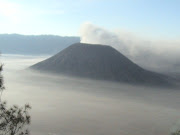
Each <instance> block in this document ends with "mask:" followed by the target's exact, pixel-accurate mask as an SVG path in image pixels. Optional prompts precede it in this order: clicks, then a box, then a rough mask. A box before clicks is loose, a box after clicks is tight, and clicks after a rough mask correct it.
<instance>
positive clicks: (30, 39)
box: [0, 34, 80, 55]
mask: <svg viewBox="0 0 180 135" xmlns="http://www.w3.org/2000/svg"><path fill="white" fill-rule="evenodd" d="M77 42H80V38H79V37H61V36H54V35H19V34H0V51H1V53H4V54H5V53H6V54H7V53H9V54H36V55H41V54H56V53H58V51H60V50H62V49H64V48H66V47H68V46H69V45H71V44H73V43H77Z"/></svg>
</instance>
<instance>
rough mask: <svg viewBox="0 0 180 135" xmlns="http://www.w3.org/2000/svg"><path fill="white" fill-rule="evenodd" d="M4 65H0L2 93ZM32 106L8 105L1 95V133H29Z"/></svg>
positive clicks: (15, 134) (12, 134)
mask: <svg viewBox="0 0 180 135" xmlns="http://www.w3.org/2000/svg"><path fill="white" fill-rule="evenodd" d="M2 67H3V66H2V65H1V66H0V91H1V95H2V92H3V90H4V89H5V88H4V85H3V77H2V75H1V71H2V69H3V68H2ZM29 109H31V106H30V105H29V104H25V105H24V107H18V106H17V105H13V106H12V107H9V108H8V107H7V103H6V102H3V101H1V97H0V135H28V134H29V131H28V129H27V126H28V125H29V124H30V122H31V117H30V115H29V113H28V111H29Z"/></svg>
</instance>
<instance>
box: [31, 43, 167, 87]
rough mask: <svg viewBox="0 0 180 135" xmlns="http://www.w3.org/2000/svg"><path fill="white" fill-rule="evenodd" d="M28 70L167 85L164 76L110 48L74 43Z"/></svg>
mask: <svg viewBox="0 0 180 135" xmlns="http://www.w3.org/2000/svg"><path fill="white" fill-rule="evenodd" d="M30 68H32V69H36V70H41V71H48V72H53V73H61V74H66V75H72V76H78V77H86V78H92V79H100V80H110V81H119V82H126V83H141V84H156V85H167V84H168V81H167V80H166V76H164V75H161V74H158V73H154V72H150V71H147V70H144V69H143V68H141V67H139V66H138V65H136V64H135V63H133V62H132V61H130V60H129V59H128V58H126V57H125V56H124V55H123V54H121V53H120V52H118V51H117V50H115V49H114V48H112V47H110V46H105V45H91V44H82V43H76V44H73V45H71V46H69V47H68V48H66V49H64V50H63V51H61V52H59V53H58V54H56V55H55V56H53V57H51V58H49V59H47V60H45V61H42V62H40V63H37V64H35V65H33V66H32V67H30Z"/></svg>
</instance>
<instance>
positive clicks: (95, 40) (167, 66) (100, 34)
mask: <svg viewBox="0 0 180 135" xmlns="http://www.w3.org/2000/svg"><path fill="white" fill-rule="evenodd" d="M80 35H81V42H82V43H92V44H105V45H110V46H112V47H114V48H116V49H117V50H118V51H120V52H121V53H123V54H124V55H126V56H127V57H128V58H129V59H131V60H133V61H134V62H135V63H137V64H139V65H141V66H143V67H144V68H146V69H149V70H155V71H164V72H167V71H168V72H172V71H173V72H180V70H179V68H180V62H179V60H178V59H177V58H179V57H180V42H179V41H168V40H159V41H157V40H156V41H154V40H148V39H141V38H138V37H136V36H135V35H133V34H132V33H128V32H122V31H111V30H107V29H104V28H101V27H99V26H95V25H93V24H91V23H84V24H83V25H82V27H81V29H80Z"/></svg>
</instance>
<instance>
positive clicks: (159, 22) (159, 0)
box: [0, 0, 180, 40]
mask: <svg viewBox="0 0 180 135" xmlns="http://www.w3.org/2000/svg"><path fill="white" fill-rule="evenodd" d="M179 6H180V1H179V0H0V33H1V34H3V33H18V34H26V35H39V34H53V35H61V36H79V35H80V34H79V33H80V32H79V29H80V27H81V26H82V25H83V24H84V23H87V22H90V23H92V24H95V25H98V26H101V27H104V28H106V29H110V30H121V31H128V32H132V33H135V34H136V35H138V36H141V37H146V38H151V39H173V40H174V39H179V37H180V31H179V29H180V26H179V24H180V18H179V16H180V8H179Z"/></svg>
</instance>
